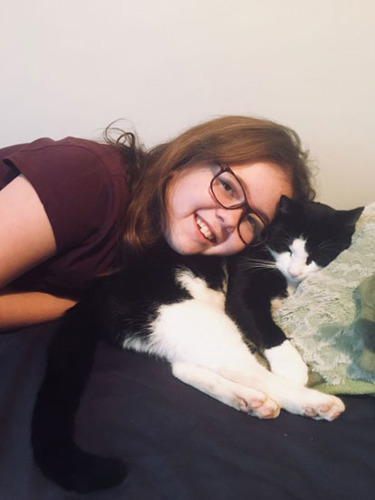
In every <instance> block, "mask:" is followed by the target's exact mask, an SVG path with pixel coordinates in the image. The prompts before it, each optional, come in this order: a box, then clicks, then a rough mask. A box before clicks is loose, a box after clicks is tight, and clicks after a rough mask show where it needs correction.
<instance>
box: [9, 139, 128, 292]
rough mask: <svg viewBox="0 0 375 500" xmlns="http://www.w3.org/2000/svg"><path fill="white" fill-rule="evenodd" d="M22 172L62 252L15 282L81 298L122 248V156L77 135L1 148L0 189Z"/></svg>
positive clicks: (125, 198)
mask: <svg viewBox="0 0 375 500" xmlns="http://www.w3.org/2000/svg"><path fill="white" fill-rule="evenodd" d="M20 173H21V174H23V175H24V176H25V177H26V178H27V179H28V181H29V182H30V183H31V184H32V186H33V187H34V189H35V190H36V192H37V193H38V196H39V198H40V200H41V202H42V204H43V206H44V208H45V211H46V213H47V216H48V218H49V221H50V223H51V225H52V229H53V232H54V236H55V239H56V244H57V255H56V256H55V257H53V258H51V259H49V260H48V261H46V262H44V263H42V264H41V265H39V266H37V267H36V268H34V269H32V270H31V271H29V272H27V273H26V274H24V275H23V276H21V277H20V278H18V279H17V280H16V281H15V282H14V283H12V285H15V286H17V287H18V288H21V289H23V290H39V291H46V292H49V293H55V294H63V295H68V296H74V297H75V296H78V295H79V292H80V291H81V290H82V288H83V287H84V285H85V284H86V283H87V282H88V281H89V280H91V279H92V278H94V277H95V276H97V275H99V274H102V273H105V272H107V271H109V270H110V269H111V267H112V266H113V265H114V263H115V261H116V257H117V256H118V253H119V250H120V245H121V234H120V231H119V229H120V228H119V225H120V222H121V220H122V219H123V217H124V213H125V212H126V209H127V205H128V203H129V190H128V186H127V182H126V176H125V166H124V163H123V161H122V159H121V154H120V152H119V151H118V150H117V149H115V148H113V147H111V146H109V145H106V144H99V143H96V142H92V141H88V140H85V139H75V138H72V137H68V138H66V139H63V140H60V141H53V140H52V139H39V140H37V141H35V142H32V143H31V144H22V145H19V146H11V147H8V148H4V149H0V189H2V188H4V187H5V186H6V184H8V183H9V182H10V181H11V180H12V179H14V177H16V176H17V175H19V174H20ZM0 216H1V214H0Z"/></svg>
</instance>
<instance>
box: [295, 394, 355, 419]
mask: <svg viewBox="0 0 375 500" xmlns="http://www.w3.org/2000/svg"><path fill="white" fill-rule="evenodd" d="M319 394H320V397H319V398H317V399H319V401H316V402H314V403H313V404H311V405H309V404H308V405H306V406H305V407H304V408H303V415H304V416H305V417H310V418H313V419H315V420H328V421H332V420H335V419H336V418H337V417H339V416H340V415H341V413H343V412H344V411H345V405H344V403H343V402H342V401H341V399H339V398H337V397H336V396H331V395H329V394H322V393H319Z"/></svg>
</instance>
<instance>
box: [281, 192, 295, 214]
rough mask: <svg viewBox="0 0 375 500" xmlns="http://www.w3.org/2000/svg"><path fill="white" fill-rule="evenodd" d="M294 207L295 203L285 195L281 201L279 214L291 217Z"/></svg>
mask: <svg viewBox="0 0 375 500" xmlns="http://www.w3.org/2000/svg"><path fill="white" fill-rule="evenodd" d="M292 206H293V201H292V200H291V199H290V198H288V197H287V196H285V195H284V194H283V195H282V196H281V198H280V201H279V213H281V214H284V215H289V214H290V213H291V211H292Z"/></svg>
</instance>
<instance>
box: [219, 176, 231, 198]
mask: <svg viewBox="0 0 375 500" xmlns="http://www.w3.org/2000/svg"><path fill="white" fill-rule="evenodd" d="M219 180H220V185H221V187H222V188H223V189H224V190H225V191H226V192H227V193H228V194H233V188H232V186H231V185H230V184H229V183H228V182H226V181H225V180H224V179H219Z"/></svg>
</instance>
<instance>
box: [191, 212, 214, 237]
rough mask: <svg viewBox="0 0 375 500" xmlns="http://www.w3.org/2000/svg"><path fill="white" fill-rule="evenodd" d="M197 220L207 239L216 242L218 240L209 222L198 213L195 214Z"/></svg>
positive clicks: (201, 231)
mask: <svg viewBox="0 0 375 500" xmlns="http://www.w3.org/2000/svg"><path fill="white" fill-rule="evenodd" d="M195 221H196V223H197V226H198V229H199V231H200V233H201V234H202V236H204V237H205V238H206V240H208V241H210V242H211V243H215V242H216V237H215V235H214V234H213V232H212V231H211V230H210V228H209V227H208V226H207V224H206V223H205V222H203V220H202V219H201V218H200V217H199V216H198V215H196V214H195Z"/></svg>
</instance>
